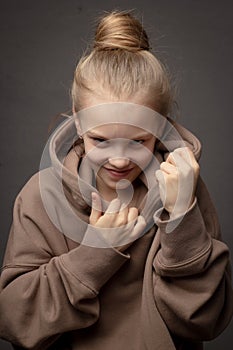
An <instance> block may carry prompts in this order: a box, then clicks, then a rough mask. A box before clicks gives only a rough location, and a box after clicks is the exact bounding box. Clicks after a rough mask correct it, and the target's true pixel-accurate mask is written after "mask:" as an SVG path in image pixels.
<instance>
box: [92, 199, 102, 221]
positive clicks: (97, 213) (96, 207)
mask: <svg viewBox="0 0 233 350" xmlns="http://www.w3.org/2000/svg"><path fill="white" fill-rule="evenodd" d="M91 199H92V206H91V214H90V217H89V222H90V224H91V225H94V224H95V223H96V222H97V221H98V220H99V218H100V217H101V215H102V203H101V198H100V196H99V195H98V194H97V193H95V192H92V194H91Z"/></svg>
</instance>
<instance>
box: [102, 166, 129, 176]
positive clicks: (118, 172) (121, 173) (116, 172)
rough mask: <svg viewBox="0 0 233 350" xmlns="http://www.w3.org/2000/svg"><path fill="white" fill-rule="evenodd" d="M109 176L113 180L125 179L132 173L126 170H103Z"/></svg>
mask: <svg viewBox="0 0 233 350" xmlns="http://www.w3.org/2000/svg"><path fill="white" fill-rule="evenodd" d="M104 169H105V170H106V171H107V172H108V173H109V175H110V176H112V177H115V178H125V177H126V176H127V175H129V173H130V172H131V171H132V168H131V169H126V170H116V169H109V168H104Z"/></svg>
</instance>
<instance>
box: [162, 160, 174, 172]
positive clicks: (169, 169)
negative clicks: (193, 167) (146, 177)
mask: <svg viewBox="0 0 233 350" xmlns="http://www.w3.org/2000/svg"><path fill="white" fill-rule="evenodd" d="M160 169H161V170H162V171H164V172H165V173H167V174H174V173H177V167H176V166H174V165H173V164H171V163H168V162H162V163H161V164H160Z"/></svg>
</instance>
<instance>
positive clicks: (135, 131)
mask: <svg viewBox="0 0 233 350" xmlns="http://www.w3.org/2000/svg"><path fill="white" fill-rule="evenodd" d="M87 133H88V134H89V135H92V136H102V137H104V138H117V137H118V138H129V139H131V138H136V137H146V136H150V135H151V133H149V132H148V131H147V130H144V129H142V128H140V127H138V126H134V125H129V124H122V123H111V124H105V125H101V126H98V127H96V128H92V129H90V130H88V132H87Z"/></svg>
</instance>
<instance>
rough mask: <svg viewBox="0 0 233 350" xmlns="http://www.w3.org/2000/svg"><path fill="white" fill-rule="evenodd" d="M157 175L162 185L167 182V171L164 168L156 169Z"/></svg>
mask: <svg viewBox="0 0 233 350" xmlns="http://www.w3.org/2000/svg"><path fill="white" fill-rule="evenodd" d="M155 176H156V179H157V180H158V182H159V184H160V185H162V184H165V173H164V172H163V171H162V170H156V172H155Z"/></svg>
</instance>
